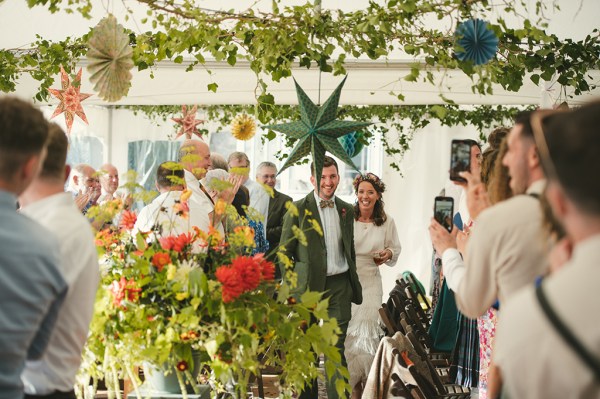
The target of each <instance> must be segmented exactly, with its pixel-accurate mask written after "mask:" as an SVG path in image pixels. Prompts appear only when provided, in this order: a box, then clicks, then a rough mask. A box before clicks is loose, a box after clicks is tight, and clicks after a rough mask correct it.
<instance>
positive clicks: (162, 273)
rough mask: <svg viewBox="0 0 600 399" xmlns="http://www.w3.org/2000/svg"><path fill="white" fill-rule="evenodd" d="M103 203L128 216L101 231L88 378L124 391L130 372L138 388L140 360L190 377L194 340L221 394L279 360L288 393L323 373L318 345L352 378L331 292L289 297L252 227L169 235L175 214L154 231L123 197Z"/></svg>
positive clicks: (84, 372) (182, 378) (85, 368)
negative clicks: (140, 222)
mask: <svg viewBox="0 0 600 399" xmlns="http://www.w3.org/2000/svg"><path fill="white" fill-rule="evenodd" d="M190 194H191V193H189V192H183V193H182V194H181V196H180V198H179V200H178V201H176V204H175V207H174V208H175V209H174V210H177V212H185V210H186V209H187V206H181V204H183V203H184V202H186V201H187V198H188V197H189V195H190ZM100 208H106V209H105V210H102V211H98V212H97V213H96V214H97V215H101V214H109V213H112V215H111V217H109V219H111V220H112V219H114V216H115V214H117V213H120V214H121V223H120V227H116V226H112V227H108V228H106V229H103V230H101V231H99V232H98V233H97V235H96V244H97V246H98V249H99V253H100V265H101V287H100V289H99V291H98V295H97V300H96V305H95V309H94V310H95V312H94V318H93V319H92V323H91V326H90V334H89V337H88V342H87V345H86V348H85V351H84V357H83V364H82V368H81V370H80V374H81V379H80V381H85V382H84V383H83V384H84V385H85V386H86V387H87V384H88V381H89V377H90V376H92V377H93V378H95V379H97V378H104V379H105V380H106V381H107V387H108V388H109V390H113V391H118V390H119V388H118V378H122V377H123V376H124V375H127V376H128V377H129V379H130V380H132V381H133V384H134V387H136V386H137V385H136V384H137V383H138V381H137V377H135V375H134V373H133V370H134V366H138V365H142V364H150V365H152V366H153V367H155V368H157V369H161V370H164V371H171V372H173V371H175V372H176V373H177V377H178V380H179V382H180V385H182V386H183V385H185V383H186V380H187V381H188V382H189V381H191V380H192V378H193V377H192V374H191V373H190V371H191V370H190V369H191V367H192V365H193V364H194V363H193V358H192V353H193V352H192V349H193V350H194V352H195V353H196V354H198V357H199V358H200V359H201V361H202V364H203V365H206V366H209V368H210V370H211V375H210V376H207V378H210V380H211V383H214V384H215V386H216V390H215V391H213V394H215V395H216V394H217V392H216V391H218V390H219V389H220V388H222V387H223V386H224V385H225V384H227V383H230V382H231V381H232V380H233V381H235V383H236V385H237V386H238V387H239V388H240V390H241V392H246V389H245V388H247V386H248V382H249V378H250V376H251V375H252V374H254V375H255V374H256V373H257V371H258V369H259V368H262V367H264V366H265V365H272V366H276V367H278V368H281V369H282V370H283V374H282V377H281V378H282V384H281V388H282V395H283V397H286V398H290V397H292V394H293V393H294V392H298V391H299V390H301V389H302V387H304V384H305V383H306V381H310V380H312V379H313V378H316V377H317V375H318V373H319V371H318V368H317V365H316V364H315V356H316V355H315V353H316V354H319V353H325V354H327V355H329V357H328V359H327V360H326V368H327V369H328V370H329V369H333V370H338V369H340V368H341V369H342V371H341V373H342V375H346V377H347V370H345V369H344V368H343V367H342V365H341V357H340V354H339V353H338V352H337V350H336V348H335V344H336V342H337V339H338V334H339V333H340V331H339V328H338V325H337V322H336V321H335V319H329V316H328V312H327V307H328V301H327V299H323V298H322V293H317V292H310V291H307V292H305V293H304V295H302V298H299V299H294V300H290V299H289V292H290V282H289V281H288V280H287V279H286V280H285V281H283V282H282V283H281V284H278V283H277V282H276V281H274V279H273V276H274V267H275V265H273V264H272V263H271V262H269V261H267V260H266V259H265V258H264V257H263V255H264V254H258V255H254V256H251V254H250V252H251V250H252V248H253V247H254V232H253V230H252V229H251V228H250V227H248V226H246V225H243V224H240V223H242V222H240V221H237V222H236V225H235V227H232V228H226V230H227V231H228V233H226V234H225V235H222V234H221V233H219V232H218V231H217V230H215V229H213V228H212V226H211V227H210V228H209V231H208V232H203V231H200V230H198V229H194V230H193V231H191V232H188V233H186V234H180V235H173V236H171V235H168V234H167V230H170V229H168V226H169V223H163V224H161V223H159V222H158V221H157V222H156V223H155V225H154V226H153V228H152V231H150V232H136V230H133V229H132V228H133V226H134V223H135V219H136V216H135V214H134V213H133V212H130V211H127V210H124V208H123V204H122V202H120V201H119V200H114V201H109V202H107V203H106V204H104V205H102V206H101V207H100ZM217 209H218V202H217V206H216V207H215V212H217ZM163 211H164V212H166V208H164V209H163V210H161V212H163ZM249 213H252V212H249ZM309 228H310V227H309ZM288 261H289V260H288ZM285 265H286V267H288V264H287V263H286V264H285ZM287 274H289V275H292V274H294V273H293V272H292V271H291V270H288V271H287ZM292 280H293V279H292ZM275 292H277V294H278V295H277V298H278V299H275V297H274V293H275ZM318 320H320V321H321V322H320V323H319V322H315V321H318ZM282 354H285V356H281V355H282ZM338 372H339V371H338ZM180 373H181V374H180ZM349 388H350V387H349V386H348V384H347V383H345V384H343V385H341V386H340V389H342V392H343V390H346V389H349ZM184 391H185V390H184ZM184 397H186V395H185V394H184Z"/></svg>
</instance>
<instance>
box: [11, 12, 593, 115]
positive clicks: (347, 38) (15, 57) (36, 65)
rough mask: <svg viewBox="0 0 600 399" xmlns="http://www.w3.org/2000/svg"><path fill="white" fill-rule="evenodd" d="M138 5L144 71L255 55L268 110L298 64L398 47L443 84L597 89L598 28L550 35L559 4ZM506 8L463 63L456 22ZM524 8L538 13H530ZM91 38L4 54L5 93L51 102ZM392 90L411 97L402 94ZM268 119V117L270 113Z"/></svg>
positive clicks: (485, 90)
mask: <svg viewBox="0 0 600 399" xmlns="http://www.w3.org/2000/svg"><path fill="white" fill-rule="evenodd" d="M136 2H137V3H138V4H140V5H141V6H142V7H144V8H145V9H146V11H147V17H145V18H144V19H142V20H141V21H139V22H140V23H141V24H145V26H147V27H148V28H149V29H148V30H147V31H145V32H132V31H130V42H131V45H132V47H133V52H134V54H133V60H134V63H135V65H136V66H137V68H138V70H144V69H147V68H152V67H155V66H156V65H157V64H158V63H159V62H160V61H163V60H171V61H173V62H175V63H178V64H182V67H183V68H185V69H186V70H188V71H190V70H193V69H194V68H195V67H197V66H201V65H203V64H204V63H205V62H206V59H207V57H210V58H213V59H215V60H217V61H223V62H227V63H228V64H230V65H235V64H236V63H237V62H238V61H240V60H248V61H249V62H250V68H251V69H252V70H253V71H254V72H255V73H256V75H257V91H256V97H257V102H258V104H263V105H265V106H269V105H271V104H273V103H274V101H273V96H272V95H271V94H269V93H268V84H267V82H266V81H265V79H264V77H267V76H268V77H269V78H270V79H272V80H273V81H276V82H278V81H280V80H281V79H283V78H287V77H289V76H291V73H292V67H294V66H296V65H300V66H301V67H306V68H311V67H317V68H319V69H320V70H321V71H323V72H330V73H333V74H344V73H345V72H346V69H345V65H346V59H347V58H351V57H352V58H359V57H364V56H365V55H366V56H368V57H369V58H370V59H373V60H377V59H387V58H388V57H389V56H390V54H391V53H392V52H398V51H402V52H404V53H406V54H408V55H409V56H410V57H413V59H414V64H413V66H412V68H411V70H410V72H409V73H408V74H407V75H405V76H399V79H405V80H407V81H417V80H423V81H427V82H430V83H432V84H439V82H435V81H434V74H433V73H432V72H433V71H437V70H448V69H460V70H462V71H463V72H464V73H465V74H466V75H468V76H469V77H471V78H472V80H473V84H472V90H473V92H475V93H481V94H490V93H492V90H493V85H494V84H499V85H501V86H502V87H503V88H504V89H506V90H511V91H517V90H518V89H519V88H520V87H521V86H522V85H523V80H524V79H526V78H528V77H529V78H530V79H531V80H532V81H533V82H534V83H537V82H539V81H540V80H551V79H556V80H557V82H558V83H559V84H561V85H564V86H569V87H572V88H573V92H574V94H576V95H578V94H581V93H583V92H586V91H589V90H591V89H593V88H595V87H596V82H594V81H593V79H592V78H591V77H590V76H589V75H588V71H589V70H591V69H598V68H599V67H600V61H599V58H598V54H600V32H598V30H594V31H593V32H590V33H589V35H588V36H587V37H586V38H585V39H583V40H580V41H574V40H570V39H565V40H560V39H559V38H558V37H557V36H556V35H553V34H548V33H546V32H545V31H544V28H545V27H546V23H545V16H544V15H545V13H546V12H548V11H549V10H548V9H549V8H550V9H551V8H553V6H554V5H553V4H552V5H546V2H545V1H541V0H538V1H536V2H535V4H534V5H533V6H530V5H528V4H527V3H528V2H527V1H525V0H521V1H517V2H513V1H509V0H499V1H496V2H493V3H492V2H489V1H487V0H468V1H465V0H444V1H441V0H403V1H399V0H387V1H385V2H383V3H381V2H375V1H369V2H368V5H367V6H366V7H365V8H364V9H361V10H356V11H351V12H345V11H341V10H329V9H324V8H321V7H319V10H315V6H314V5H313V4H312V3H310V2H307V3H306V4H304V5H297V6H282V5H281V4H280V1H279V0H274V1H273V2H272V6H271V9H270V10H269V11H260V10H258V9H255V8H249V9H246V10H242V11H224V10H209V9H205V8H202V7H199V6H198V2H197V1H193V0H182V1H178V2H174V1H154V0H136ZM28 4H29V6H30V7H33V6H45V7H47V8H48V9H49V10H50V11H52V12H56V11H58V10H59V9H61V8H62V9H65V10H67V11H70V12H79V13H81V14H82V15H83V16H84V17H88V18H89V17H90V12H91V10H92V7H93V5H92V2H91V0H62V1H61V0H28ZM97 6H98V5H97V4H96V3H94V7H97ZM498 9H502V10H503V15H505V17H504V18H502V17H498V18H496V20H495V21H490V24H489V26H490V28H491V29H492V30H493V31H494V32H495V34H496V36H497V37H498V38H499V50H498V52H497V54H496V57H495V58H494V59H493V60H492V61H491V62H489V63H487V64H485V65H481V66H475V65H474V64H473V63H472V62H470V61H459V60H457V59H456V58H455V57H454V52H455V50H456V44H455V37H454V29H455V28H456V25H457V23H458V22H460V21H461V20H464V19H467V18H474V17H485V16H489V15H498V13H497V10H498ZM523 10H525V11H526V12H527V13H528V14H529V15H534V16H535V18H534V19H532V20H530V19H527V18H525V17H522V16H521V13H522V12H523ZM525 15H527V14H525ZM128 18H134V13H133V11H132V10H128V13H126V14H125V16H124V19H128ZM505 18H513V19H514V18H516V19H518V20H519V21H520V22H521V26H520V27H518V28H511V27H509V26H508V25H507V23H506V20H505ZM431 20H437V21H438V23H437V24H436V27H431V24H430V21H431ZM136 22H138V21H137V20H136ZM86 42H87V37H82V38H67V39H65V40H64V41H61V42H56V43H51V42H48V41H46V40H42V39H41V38H40V40H38V41H36V42H35V43H33V44H32V45H31V47H29V48H23V49H3V50H0V90H2V91H5V92H10V91H13V90H14V89H15V82H16V80H17V79H18V77H19V76H20V75H21V74H24V73H28V74H30V75H31V76H32V77H33V78H34V79H36V80H39V81H40V82H41V84H40V87H39V91H38V93H37V94H36V98H37V99H38V100H40V101H42V100H47V98H48V93H47V88H48V87H49V85H50V84H51V83H52V76H55V75H56V74H57V68H58V64H59V63H63V64H65V65H72V64H74V63H76V62H77V61H78V60H79V58H80V57H81V56H83V55H84V54H85V52H86ZM207 89H208V90H209V91H216V90H218V85H217V84H216V83H210V84H209V85H208V87H207ZM393 94H394V95H395V96H397V97H398V98H399V99H401V100H402V99H403V98H404V97H403V94H402V93H393ZM266 119H268V114H265V115H264V118H261V120H262V121H265V120H266Z"/></svg>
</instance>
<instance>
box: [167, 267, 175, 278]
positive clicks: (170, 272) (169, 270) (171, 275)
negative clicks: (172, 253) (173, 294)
mask: <svg viewBox="0 0 600 399" xmlns="http://www.w3.org/2000/svg"><path fill="white" fill-rule="evenodd" d="M176 272H177V268H176V267H175V265H174V264H172V263H169V265H168V266H167V280H173V278H175V273H176Z"/></svg>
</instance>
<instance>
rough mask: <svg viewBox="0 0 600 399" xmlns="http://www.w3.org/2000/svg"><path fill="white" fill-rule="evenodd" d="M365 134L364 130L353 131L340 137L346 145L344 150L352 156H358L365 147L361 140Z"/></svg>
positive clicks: (343, 145) (340, 140) (341, 142)
mask: <svg viewBox="0 0 600 399" xmlns="http://www.w3.org/2000/svg"><path fill="white" fill-rule="evenodd" d="M363 136H364V134H363V133H362V132H352V133H348V134H347V135H345V136H342V137H340V138H339V139H338V141H339V142H340V144H341V145H342V147H344V151H346V154H348V155H349V156H350V158H354V157H355V156H357V155H358V154H359V153H360V152H361V151H362V149H363V148H364V147H365V145H364V144H363V143H362V142H361V141H360V140H361V138H362V137H363Z"/></svg>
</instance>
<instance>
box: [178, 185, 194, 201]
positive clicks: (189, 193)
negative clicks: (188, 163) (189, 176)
mask: <svg viewBox="0 0 600 399" xmlns="http://www.w3.org/2000/svg"><path fill="white" fill-rule="evenodd" d="M191 196H192V190H189V189H187V188H186V189H185V190H183V191H182V192H181V197H180V198H179V199H180V200H181V201H187V200H188V199H189V198H190V197H191Z"/></svg>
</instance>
